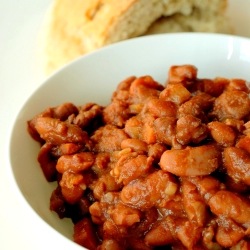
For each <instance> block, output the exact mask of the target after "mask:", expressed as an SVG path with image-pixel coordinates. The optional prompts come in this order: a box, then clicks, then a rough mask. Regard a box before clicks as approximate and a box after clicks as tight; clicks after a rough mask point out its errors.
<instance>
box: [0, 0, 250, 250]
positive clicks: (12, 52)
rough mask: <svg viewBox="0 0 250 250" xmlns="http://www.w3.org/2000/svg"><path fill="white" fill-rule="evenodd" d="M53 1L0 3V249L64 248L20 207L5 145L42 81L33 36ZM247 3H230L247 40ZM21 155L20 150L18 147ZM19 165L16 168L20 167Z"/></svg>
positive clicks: (236, 24) (249, 6) (237, 31)
mask: <svg viewBox="0 0 250 250" xmlns="http://www.w3.org/2000/svg"><path fill="white" fill-rule="evenodd" d="M51 2H52V0H21V1H17V0H8V1H3V0H0V249H1V250H9V249H26V250H31V249H32V250H34V249H36V250H39V249H47V248H48V249H52V248H53V249H59V248H60V249H67V248H68V246H67V245H64V246H60V245H58V242H57V241H56V239H55V238H54V236H55V235H54V234H52V235H51V234H50V233H51V230H48V226H47V225H46V224H45V223H44V222H43V221H41V220H39V219H38V218H37V217H36V215H35V214H34V212H33V211H32V210H31V209H30V207H29V206H28V205H27V204H26V203H25V202H24V200H23V199H22V197H21V195H20V194H19V193H18V189H17V187H16V186H15V183H14V181H13V177H12V175H11V171H10V166H9V163H8V148H7V140H8V137H9V132H10V127H11V124H12V122H13V120H14V119H15V115H16V114H17V112H18V110H19V109H20V107H21V106H22V104H23V102H24V101H25V100H26V99H27V97H28V96H29V95H30V94H31V93H32V92H33V91H34V90H35V89H36V88H37V86H38V85H39V84H41V83H42V80H43V79H44V78H45V76H44V75H43V73H42V70H41V68H40V67H39V64H38V62H37V58H36V51H37V46H38V45H37V37H38V33H39V30H40V28H41V24H42V21H43V19H44V15H45V12H46V11H47V9H48V7H49V5H50V3H51ZM249 9H250V0H230V1H229V9H228V15H229V17H230V21H231V23H232V25H233V26H234V29H235V34H236V35H240V36H247V37H250V28H249V23H250V15H249ZM20 150H22V149H21V148H20ZM21 164H22V163H20V165H21Z"/></svg>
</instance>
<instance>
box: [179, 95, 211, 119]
mask: <svg viewBox="0 0 250 250" xmlns="http://www.w3.org/2000/svg"><path fill="white" fill-rule="evenodd" d="M213 101H214V98H213V97H212V96H210V95H208V94H206V93H198V94H196V95H195V96H193V97H192V98H191V99H189V100H188V101H186V102H184V103H183V104H182V105H180V106H179V109H178V115H179V117H182V116H186V115H192V116H194V117H197V118H200V119H202V120H206V118H207V117H206V116H205V113H206V111H207V110H210V109H211V108H212V105H213Z"/></svg>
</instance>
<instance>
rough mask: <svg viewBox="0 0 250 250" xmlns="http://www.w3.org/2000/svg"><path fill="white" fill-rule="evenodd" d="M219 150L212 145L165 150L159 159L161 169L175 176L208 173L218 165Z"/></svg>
mask: <svg viewBox="0 0 250 250" xmlns="http://www.w3.org/2000/svg"><path fill="white" fill-rule="evenodd" d="M219 158H220V152H219V150H218V149H217V148H216V147H215V146H213V145H203V146H198V147H187V148H185V149H172V150H166V151H165V152H164V153H163V154H162V156H161V160H160V163H159V164H160V167H161V169H162V170H164V171H167V172H170V173H172V174H175V175H177V176H196V175H208V174H211V173H212V172H213V171H215V170H216V169H217V168H218V166H219Z"/></svg>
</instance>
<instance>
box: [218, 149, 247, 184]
mask: <svg viewBox="0 0 250 250" xmlns="http://www.w3.org/2000/svg"><path fill="white" fill-rule="evenodd" d="M223 159H224V165H225V167H226V169H227V173H228V175H229V176H230V177H231V178H233V179H234V180H236V181H242V182H244V183H246V184H247V185H250V155H249V154H248V153H247V152H246V151H245V150H243V149H240V148H236V147H229V148H225V150H224V153H223Z"/></svg>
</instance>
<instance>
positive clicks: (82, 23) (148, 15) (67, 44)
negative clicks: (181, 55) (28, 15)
mask: <svg viewBox="0 0 250 250" xmlns="http://www.w3.org/2000/svg"><path fill="white" fill-rule="evenodd" d="M226 6H227V0H119V1H118V0H74V1H72V0H54V2H53V4H52V5H51V7H50V10H49V11H48V13H47V15H46V17H45V22H44V27H43V31H42V35H41V36H42V41H43V42H42V45H41V47H42V50H43V52H42V53H41V54H43V57H44V58H43V61H44V62H43V64H44V65H45V69H46V72H48V73H50V72H51V71H53V70H55V69H57V68H59V67H60V66H62V65H64V64H65V63H67V62H69V61H71V60H73V59H75V58H76V57H78V56H80V55H83V54H86V53H89V52H91V51H93V50H96V49H98V48H101V47H103V46H105V45H108V44H111V43H115V42H118V41H121V40H125V39H129V38H132V37H137V36H141V35H145V34H152V33H162V32H176V31H188V30H189V29H190V30H192V31H205V32H206V31H208V32H223V33H229V32H230V28H229V25H228V24H227V23H226V22H225V21H224V22H223V20H226V19H225V16H224V12H225V9H226ZM218 17H219V18H218ZM189 19H190V20H193V21H189V25H188V28H187V27H186V28H185V25H177V24H178V23H179V24H180V23H183V22H184V23H188V22H187V20H189ZM199 21H202V22H201V25H202V26H203V27H204V28H203V29H202V28H201V26H200V28H199V29H198V28H197V25H194V23H195V22H196V23H197V22H199ZM192 23H193V25H192ZM211 23H214V24H215V25H209V24H211ZM218 23H219V24H220V25H216V24H218ZM176 25H177V26H176ZM227 26H228V27H227ZM176 27H178V28H176ZM190 27H191V28H190ZM219 27H221V28H219ZM222 27H223V28H222ZM185 29H187V30H185Z"/></svg>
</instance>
